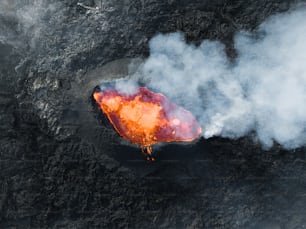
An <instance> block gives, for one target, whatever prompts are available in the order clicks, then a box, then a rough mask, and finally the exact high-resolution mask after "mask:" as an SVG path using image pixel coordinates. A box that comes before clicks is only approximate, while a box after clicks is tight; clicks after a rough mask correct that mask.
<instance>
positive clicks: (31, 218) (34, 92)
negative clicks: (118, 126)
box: [0, 0, 306, 228]
mask: <svg viewBox="0 0 306 229" xmlns="http://www.w3.org/2000/svg"><path fill="white" fill-rule="evenodd" d="M78 3H81V4H78ZM96 7H98V8H96ZM292 7H304V5H303V4H302V3H300V2H299V1H294V0H285V1H284V0H282V1H281V0H259V1H249V0H247V1H242V0H235V1H229V0H216V1H200V0H191V1H187V0H177V1H175V0H167V1H161V0H159V1H158V0H120V1H113V0H102V1H100V0H95V1H94V0H83V1H81V0H80V1H75V0H63V1H60V0H50V1H45V0H41V1H26V0H15V1H5V0H4V1H3V3H0V79H1V80H0V107H1V108H0V129H1V131H0V228H304V227H306V215H305V206H306V198H305V197H306V194H305V188H306V164H305V149H304V148H300V149H297V150H294V151H286V150H283V149H282V148H281V147H279V146H278V145H275V146H274V147H273V148H272V149H270V150H269V151H264V150H263V149H262V148H261V146H260V145H257V144H255V143H253V141H251V140H250V137H245V138H243V139H237V140H228V139H220V138H212V139H209V140H204V139H200V140H199V141H198V142H197V143H195V144H194V145H181V144H169V145H165V146H162V147H159V148H156V150H155V151H156V154H157V161H156V162H155V163H148V162H146V161H145V160H144V158H143V156H142V155H141V154H140V153H139V149H138V148H135V147H134V146H132V145H130V144H128V143H126V142H124V141H123V140H122V139H120V138H119V137H118V135H117V134H116V133H115V132H114V131H113V130H112V129H111V128H108V127H105V126H104V125H102V123H101V117H100V113H99V112H97V110H95V109H94V106H92V100H91V93H92V90H93V89H94V87H95V86H96V85H97V84H98V83H99V82H101V81H102V80H105V79H113V78H118V77H124V76H126V75H127V74H128V73H129V71H133V68H131V67H130V68H129V67H128V66H131V64H132V65H134V66H137V65H138V63H139V62H141V59H143V58H146V57H147V56H148V54H149V53H148V42H149V40H150V38H152V37H153V36H154V35H156V34H158V33H167V32H175V31H182V32H184V33H185V34H186V38H187V40H188V42H190V43H194V44H199V42H200V41H201V40H203V39H212V40H220V41H222V42H223V43H224V44H225V46H226V52H227V54H228V56H229V58H232V59H234V58H235V56H236V55H237V54H236V52H235V49H234V46H233V35H234V34H235V32H237V31H240V30H253V29H255V28H256V27H257V26H258V25H259V24H260V23H261V22H262V21H263V20H264V19H265V18H267V17H268V16H270V15H272V14H275V13H279V12H284V11H287V10H289V9H290V8H292Z"/></svg>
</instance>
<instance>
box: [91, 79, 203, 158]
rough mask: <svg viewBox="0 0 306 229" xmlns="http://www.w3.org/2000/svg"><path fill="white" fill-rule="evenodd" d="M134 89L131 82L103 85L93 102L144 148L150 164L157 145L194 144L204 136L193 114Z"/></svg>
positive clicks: (157, 95)
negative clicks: (154, 147)
mask: <svg viewBox="0 0 306 229" xmlns="http://www.w3.org/2000/svg"><path fill="white" fill-rule="evenodd" d="M125 83H126V85H127V87H124V84H125ZM118 85H120V86H118ZM130 85H131V82H127V81H126V82H122V81H119V83H118V81H115V82H107V83H104V84H101V85H100V86H97V87H96V88H95V90H94V92H93V99H94V100H95V102H96V103H97V104H98V106H99V107H100V109H101V110H102V111H103V113H104V114H105V115H106V116H107V118H108V120H109V122H110V123H111V124H112V125H113V127H114V129H115V130H116V131H117V133H118V134H119V135H120V136H121V137H123V138H125V139H127V140H129V141H130V142H131V143H133V144H137V145H139V146H141V149H142V152H143V153H144V154H145V156H146V158H147V160H154V158H153V157H152V145H154V144H157V143H159V142H191V141H193V140H195V139H197V138H198V137H199V136H200V134H201V132H202V130H201V127H200V125H199V124H198V122H197V121H196V119H195V117H194V116H193V115H192V114H191V113H190V112H189V111H187V110H185V109H184V108H182V107H180V106H178V105H177V104H175V103H174V102H172V101H170V100H169V99H168V98H167V97H166V96H164V95H163V94H160V93H154V92H152V91H151V90H149V89H148V88H146V87H140V86H139V85H133V87H132V90H131V87H130ZM124 89H128V90H124Z"/></svg>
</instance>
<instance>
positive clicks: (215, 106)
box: [133, 9, 306, 149]
mask: <svg viewBox="0 0 306 229" xmlns="http://www.w3.org/2000/svg"><path fill="white" fill-rule="evenodd" d="M305 27H306V10H305V9H295V10H292V11H290V12H288V13H284V14H279V15H276V16H273V17H271V18H269V19H268V20H266V21H265V22H264V23H263V24H261V25H260V26H259V28H258V29H257V30H256V31H254V32H252V33H249V32H240V33H239V34H236V36H235V48H236V50H237V52H238V57H237V58H236V59H235V60H234V61H230V60H229V59H228V58H227V56H226V54H225V52H224V46H223V44H221V43H219V42H216V41H209V40H204V41H203V42H202V43H201V45H200V46H197V47H196V46H194V45H192V44H187V43H186V42H185V39H184V35H183V34H181V33H172V34H164V35H161V34H160V35H157V36H156V37H154V38H153V39H152V40H151V41H150V57H149V58H148V59H147V60H146V61H145V63H144V64H143V65H142V66H141V67H140V69H139V71H138V72H137V74H135V75H134V76H133V77H134V78H137V77H138V79H139V78H140V80H142V81H144V82H145V83H146V85H147V86H149V87H151V88H152V89H155V90H157V91H160V92H162V93H164V94H165V95H166V96H169V97H170V98H171V99H173V100H175V101H176V102H177V103H178V104H180V105H183V106H184V107H186V108H187V109H188V110H190V111H192V112H193V114H194V115H196V116H197V118H198V120H199V121H200V123H201V125H202V128H203V135H204V137H205V138H209V137H212V136H222V137H229V138H238V137H241V136H244V135H246V134H248V133H250V132H252V131H254V132H255V133H256V136H257V137H256V140H259V141H260V142H261V143H262V145H263V146H264V147H266V148H269V147H271V146H272V145H273V142H277V143H279V144H281V145H282V146H283V147H285V148H287V149H292V148H296V147H299V146H302V145H304V144H305V142H306V131H305V127H306V65H305V60H306V42H305V38H306V30H305Z"/></svg>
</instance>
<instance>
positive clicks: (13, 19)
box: [0, 0, 61, 48]
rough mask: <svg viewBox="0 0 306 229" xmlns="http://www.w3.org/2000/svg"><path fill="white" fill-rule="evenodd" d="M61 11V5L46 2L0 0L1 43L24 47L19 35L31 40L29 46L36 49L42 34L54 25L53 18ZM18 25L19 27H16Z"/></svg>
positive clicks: (36, 0) (43, 0)
mask: <svg viewBox="0 0 306 229" xmlns="http://www.w3.org/2000/svg"><path fill="white" fill-rule="evenodd" d="M59 9H61V3H50V2H49V1H46V0H0V24H2V20H3V21H10V23H8V25H6V26H4V27H2V26H1V27H0V28H1V30H0V41H3V42H5V43H8V44H11V45H13V46H17V47H18V46H24V45H25V44H24V41H21V39H22V38H20V37H19V35H20V34H21V35H25V36H27V37H29V38H30V40H29V45H30V47H31V48H35V46H36V43H37V41H38V40H39V39H40V36H41V32H42V31H43V30H47V28H48V27H49V26H54V25H52V22H53V21H52V20H51V17H52V15H53V14H54V13H55V12H58V11H59ZM16 25H17V27H16Z"/></svg>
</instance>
